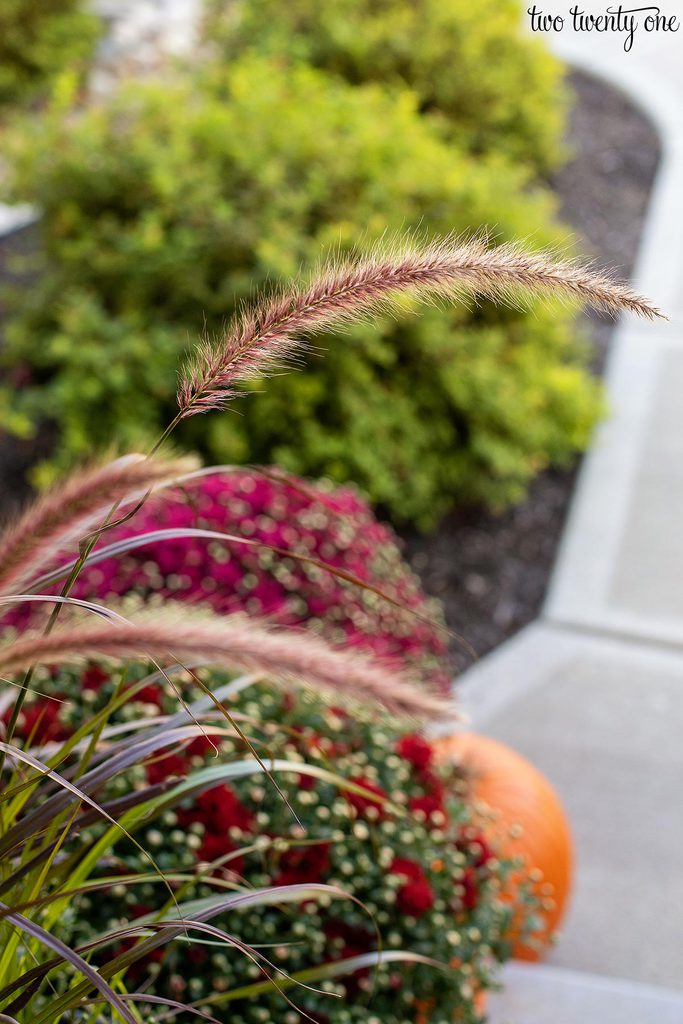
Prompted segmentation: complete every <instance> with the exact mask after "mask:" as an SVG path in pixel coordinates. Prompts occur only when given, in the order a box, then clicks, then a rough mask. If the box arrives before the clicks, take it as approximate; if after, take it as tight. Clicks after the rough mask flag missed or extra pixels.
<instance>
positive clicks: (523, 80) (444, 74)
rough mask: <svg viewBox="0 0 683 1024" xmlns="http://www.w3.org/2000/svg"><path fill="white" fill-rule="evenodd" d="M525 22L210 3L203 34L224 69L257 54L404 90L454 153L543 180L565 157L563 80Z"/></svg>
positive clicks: (444, 2)
mask: <svg viewBox="0 0 683 1024" xmlns="http://www.w3.org/2000/svg"><path fill="white" fill-rule="evenodd" d="M524 6H526V5H524ZM522 18H523V11H522V5H521V4H520V3H519V2H518V0H477V3H471V2H466V0H411V2H410V3H406V0H380V2H376V0H375V2H369V0H326V2H325V3H320V2H319V0H288V2H287V3H282V0H208V17H207V23H206V35H207V38H209V39H211V40H214V41H215V42H217V43H218V46H219V49H220V52H221V53H222V54H223V55H224V56H225V57H226V58H227V59H228V60H233V59H234V58H235V57H236V56H237V55H238V54H240V53H242V52H243V51H244V49H245V48H249V47H255V48H258V49H260V50H262V51H266V52H268V53H272V54H276V55H277V56H278V57H279V58H282V56H283V55H287V56H289V57H290V58H292V59H294V60H303V61H306V62H308V63H311V64H313V65H315V66H317V67H321V68H325V69H327V70H329V71H332V72H334V73H336V74H340V75H342V76H343V77H344V78H346V79H347V80H348V81H349V82H351V83H353V84H358V83H363V82H381V83H396V82H398V83H401V84H407V85H408V86H409V87H410V88H411V89H413V90H414V91H415V93H416V94H417V96H418V99H419V106H420V109H421V110H423V111H424V110H428V111H433V110H437V111H440V112H441V113H442V114H444V115H445V116H446V118H447V120H448V125H449V131H450V133H451V134H452V137H453V139H454V140H455V141H456V143H457V144H458V145H459V146H461V147H465V148H467V149H468V150H470V151H471V152H473V153H482V152H497V153H505V154H506V155H508V156H510V157H512V158H513V159H514V160H518V161H521V162H522V163H529V164H531V165H533V166H534V167H536V168H537V169H539V170H541V171H545V170H547V169H548V168H549V167H552V166H554V165H555V164H556V163H557V161H558V157H559V155H560V153H561V136H562V124H563V114H564V107H565V96H564V92H563V86H562V71H561V66H560V64H559V62H558V61H556V60H555V58H554V57H552V56H551V54H549V53H548V52H547V51H546V50H545V49H544V48H543V46H542V45H541V44H540V42H539V41H538V40H537V39H533V38H531V37H529V36H527V35H526V34H525V32H524V30H523V27H522V24H523V23H522Z"/></svg>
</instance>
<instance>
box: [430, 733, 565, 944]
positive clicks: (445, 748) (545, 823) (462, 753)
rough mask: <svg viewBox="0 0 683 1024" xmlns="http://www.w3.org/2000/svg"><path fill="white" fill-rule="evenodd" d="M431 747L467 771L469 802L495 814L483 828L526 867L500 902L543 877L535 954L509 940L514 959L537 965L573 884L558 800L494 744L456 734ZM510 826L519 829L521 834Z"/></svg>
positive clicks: (528, 767) (538, 887) (523, 763)
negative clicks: (537, 874) (523, 883)
mask: <svg viewBox="0 0 683 1024" xmlns="http://www.w3.org/2000/svg"><path fill="white" fill-rule="evenodd" d="M434 746H435V751H436V756H437V759H440V760H442V761H450V762H455V763H457V764H458V765H459V766H461V767H462V768H463V769H464V770H465V772H466V776H467V782H468V785H469V787H470V797H471V799H472V800H474V801H475V802H481V803H482V804H485V805H487V807H489V808H490V809H491V811H492V812H493V818H492V819H491V820H487V821H486V823H485V825H484V828H485V830H486V833H487V835H488V836H489V838H491V839H492V840H493V841H494V842H495V844H496V848H497V852H498V854H499V855H500V856H501V857H504V858H508V857H519V858H522V859H523V860H524V862H525V869H524V870H523V871H521V872H520V873H519V874H518V875H517V876H515V874H513V875H512V876H511V877H510V879H509V881H508V891H507V892H506V893H503V894H502V895H503V897H504V898H505V897H506V896H507V898H509V899H512V898H513V897H514V893H515V890H516V887H517V886H518V885H519V884H520V881H521V880H522V878H523V877H524V878H526V879H527V881H528V875H529V871H533V870H534V869H535V871H536V872H540V875H541V876H542V878H541V880H540V881H537V882H534V883H533V884H534V889H535V892H536V895H538V896H539V897H540V898H541V899H542V900H543V901H544V910H543V916H544V919H545V923H544V926H543V928H542V930H541V931H540V932H537V933H535V934H534V939H535V940H536V941H537V942H538V944H539V948H538V949H531V948H529V947H528V946H526V945H524V944H523V943H522V942H521V941H519V940H515V938H514V935H513V936H511V940H512V943H513V956H514V957H516V958H517V959H521V960H540V959H541V958H542V956H543V954H544V953H545V952H546V951H547V949H548V947H549V946H550V943H551V940H552V936H553V933H554V932H555V931H556V929H557V927H558V925H559V923H560V921H561V920H562V918H563V916H564V913H565V910H566V908H567V902H568V898H569V894H570V890H571V883H572V874H573V865H574V853H573V843H572V837H571V831H570V828H569V822H568V821H567V816H566V814H565V812H564V808H563V807H562V804H561V802H560V799H559V797H558V795H557V793H556V792H555V790H554V789H553V787H552V786H551V785H550V783H549V782H548V780H547V779H546V777H545V776H544V775H543V774H542V773H541V772H540V771H539V770H538V769H537V768H535V767H534V766H533V765H532V764H531V763H530V762H529V761H527V760H526V759H525V758H523V757H522V756H521V755H520V754H517V753H516V752H515V751H514V750H511V749H510V747H507V746H505V744H503V743H499V742H498V741H497V740H492V739H489V738H488V737H487V736H480V735H478V734H477V733H456V734H454V735H453V736H447V737H443V738H440V739H437V740H435V741H434ZM513 826H520V827H521V831H520V833H519V834H517V829H515V828H514V827H513ZM511 829H512V834H511ZM549 886H551V887H552V891H549V890H548V887H549Z"/></svg>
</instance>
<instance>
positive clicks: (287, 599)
mask: <svg viewBox="0 0 683 1024" xmlns="http://www.w3.org/2000/svg"><path fill="white" fill-rule="evenodd" d="M190 529H204V530H214V531H225V532H228V533H230V534H232V535H236V536H240V537H244V538H245V539H246V540H248V541H252V542H254V541H256V542H262V543H263V544H264V545H270V547H264V546H260V544H253V545H249V546H247V545H243V544H240V543H238V542H221V541H211V540H209V541H207V540H206V539H203V538H196V537H192V536H188V537H179V538H174V539H164V540H160V541H157V542H154V543H150V544H147V545H145V546H144V547H141V548H138V549H136V550H134V551H130V552H128V553H126V554H124V555H122V556H120V557H117V558H108V559H106V560H104V561H102V562H99V563H98V564H97V565H94V566H92V567H90V568H88V569H86V570H85V571H84V572H83V574H82V575H81V577H80V579H79V581H78V583H77V585H76V587H75V588H74V591H73V594H74V596H77V597H88V598H97V599H99V600H103V601H106V599H108V598H110V597H112V596H125V595H126V594H129V593H131V592H135V593H137V594H139V595H140V596H142V597H143V598H144V599H148V598H151V597H152V596H153V595H156V596H157V597H161V598H163V599H164V600H165V599H167V598H173V599H175V600H180V601H187V602H189V603H191V604H196V605H205V606H209V607H210V608H211V609H212V610H213V611H215V612H218V613H221V614H225V613H232V612H237V611H245V612H247V613H248V614H249V615H251V616H254V617H258V618H265V619H267V620H269V621H271V622H274V623H277V624H278V625H284V626H298V625H305V626H306V627H307V628H308V629H312V630H314V631H315V632H317V633H319V634H321V635H323V636H324V637H326V638H327V639H328V640H330V641H331V642H333V643H336V644H338V645H340V646H347V647H353V648H358V649H361V650H362V651H365V652H367V653H371V654H373V655H374V656H376V657H379V658H381V659H382V660H384V661H385V662H388V663H393V664H395V665H398V666H400V667H401V668H404V669H407V670H411V671H413V672H419V673H420V674H421V676H422V678H423V679H425V681H427V682H430V683H432V684H437V685H439V686H441V687H445V686H446V685H447V683H448V679H449V672H448V665H447V641H446V635H445V630H444V629H443V616H442V613H441V609H440V606H439V604H438V602H436V601H434V600H431V599H428V598H427V597H426V596H425V594H424V592H423V591H422V589H421V587H420V584H419V581H418V579H417V577H416V576H415V575H414V574H413V573H412V572H411V570H410V569H409V567H408V566H407V565H406V563H405V561H404V560H403V559H402V557H401V553H400V550H399V547H398V541H397V538H396V536H395V534H394V533H393V531H392V530H391V529H390V528H389V527H388V526H385V525H383V524H382V523H380V522H378V521H377V519H376V518H375V516H374V515H373V513H372V511H371V509H370V508H369V506H368V505H367V503H366V502H365V501H363V500H362V499H361V498H360V497H359V496H358V494H357V493H356V492H355V491H353V490H351V489H350V488H346V487H344V488H335V489H332V488H331V487H327V486H325V485H323V484H319V485H313V484H310V483H307V482H304V481H302V480H298V479H297V478H293V477H287V478H284V477H282V478H280V477H279V476H278V477H277V478H275V477H273V476H271V475H268V476H265V475H263V474H261V473H258V472H255V471H250V470H240V471H237V472H231V473H222V474H217V475H210V476H203V477H200V478H199V479H197V480H194V481H191V482H190V483H189V484H185V485H184V486H183V488H182V489H178V490H176V491H172V492H169V493H167V494H166V495H165V496H164V498H163V499H153V500H150V501H149V502H148V503H147V504H146V505H145V507H144V508H143V509H142V510H141V511H140V512H139V513H138V514H137V515H136V516H134V517H133V518H132V519H131V520H129V521H128V522H127V523H125V524H124V525H123V526H121V527H119V528H117V529H115V530H113V531H112V532H111V533H109V534H108V535H107V542H108V543H111V542H114V541H118V540H123V539H125V538H129V537H130V538H132V537H135V536H139V535H140V534H144V533H147V532H151V531H155V530H179V531H183V530H190ZM273 547H274V548H279V549H286V550H287V551H290V552H291V553H292V555H294V556H297V555H298V556H304V557H306V558H312V559H315V560H318V561H321V562H324V563H326V564H327V565H329V566H331V567H333V568H334V569H336V570H338V571H340V572H342V573H344V574H345V575H346V576H353V577H357V578H359V579H360V580H362V581H363V582H364V583H366V584H368V585H370V586H372V587H374V588H376V589H377V590H381V591H382V593H384V594H386V595H387V597H389V598H391V600H392V602H395V603H391V602H389V601H387V600H384V599H383V598H382V597H380V596H378V595H377V594H376V593H373V592H372V591H368V590H364V589H362V588H360V587H358V586H356V585H354V584H352V583H349V582H346V581H345V580H344V579H340V578H339V577H337V576H335V575H333V574H332V573H331V572H326V571H324V570H321V569H319V568H317V567H316V566H315V565H312V564H310V562H305V561H297V560H296V559H295V558H294V557H291V558H290V557H286V556H283V555H281V554H278V553H276V552H274V551H272V550H271V548H273ZM399 606H400V607H399ZM418 616H419V617H418ZM427 619H429V620H431V621H430V622H428V621H425V620H427Z"/></svg>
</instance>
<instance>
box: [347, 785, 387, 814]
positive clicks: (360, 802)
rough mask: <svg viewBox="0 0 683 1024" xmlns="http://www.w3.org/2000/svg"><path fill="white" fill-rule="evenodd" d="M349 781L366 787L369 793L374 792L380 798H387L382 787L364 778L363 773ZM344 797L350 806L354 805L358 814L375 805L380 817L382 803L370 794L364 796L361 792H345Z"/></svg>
mask: <svg viewBox="0 0 683 1024" xmlns="http://www.w3.org/2000/svg"><path fill="white" fill-rule="evenodd" d="M350 781H351V782H354V783H355V784H356V785H357V786H362V787H363V789H367V790H368V791H369V792H370V793H374V794H375V795H376V796H378V797H381V798H382V800H388V799H389V797H388V794H387V793H385V792H384V790H383V789H380V788H379V786H376V785H375V783H374V782H370V780H369V779H366V778H365V776H363V775H361V776H358V777H356V778H355V779H350ZM346 799H347V800H348V801H349V803H350V804H351V806H352V807H355V809H356V810H357V811H358V813H359V814H365V813H366V811H367V810H368V808H370V807H376V808H377V810H378V812H379V816H380V818H381V817H383V814H384V808H383V806H382V804H381V803H379V801H377V800H373V799H372V797H370V796H365V795H364V794H362V793H347V794H346Z"/></svg>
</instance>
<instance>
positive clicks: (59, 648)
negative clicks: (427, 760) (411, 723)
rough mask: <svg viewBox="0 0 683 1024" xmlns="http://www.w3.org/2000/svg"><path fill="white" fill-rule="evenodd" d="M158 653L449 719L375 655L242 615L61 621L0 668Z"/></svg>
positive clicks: (25, 642) (443, 705)
mask: <svg viewBox="0 0 683 1024" xmlns="http://www.w3.org/2000/svg"><path fill="white" fill-rule="evenodd" d="M97 657H105V658H112V659H115V660H125V659H129V658H140V657H143V658H146V657H152V658H159V659H170V660H174V661H191V662H193V663H194V664H197V663H198V662H201V663H204V664H220V665H225V666H227V667H229V668H233V669H240V670H246V671H248V672H251V671H257V672H264V673H265V674H266V675H268V676H269V677H270V678H272V679H274V680H275V681H278V680H279V681H281V682H284V683H286V684H288V685H289V684H294V685H297V686H300V685H308V686H310V687H312V688H315V689H322V690H324V691H326V692H327V693H328V695H331V696H332V697H333V698H334V699H335V700H336V701H341V700H343V699H351V700H355V701H360V702H366V703H367V702H370V703H375V704H379V705H381V706H383V707H384V708H386V709H387V710H388V711H390V712H392V713H395V714H401V715H408V716H411V717H417V718H430V719H435V718H439V717H440V718H443V717H452V716H453V708H452V705H451V704H450V703H449V702H448V701H447V700H445V699H444V698H442V697H439V696H437V695H436V694H434V693H433V692H431V691H430V690H429V689H428V688H426V687H425V686H424V684H422V685H417V684H414V683H413V682H412V681H411V680H410V679H409V678H407V677H406V676H405V675H403V674H401V673H400V672H397V671H393V670H390V669H388V668H386V667H384V666H383V665H382V664H381V663H380V662H378V661H377V660H370V659H367V658H364V657H362V656H360V655H358V654H356V653H351V652H349V651H346V650H340V649H336V648H333V647H331V646H329V645H328V644H326V643H324V642H323V641H322V640H319V639H318V638H317V637H314V636H311V635H310V634H309V633H305V632H303V631H295V630H291V629H290V630H285V629H278V630H275V629H269V628H268V627H267V626H265V625H263V624H259V623H256V622H254V621H253V620H250V619H248V618H247V617H245V616H242V615H233V616H212V615H207V614H190V613H188V610H187V609H186V608H183V610H182V614H180V613H178V612H176V614H173V613H169V612H168V611H158V610H155V611H153V612H149V613H142V614H141V615H140V616H139V617H137V618H136V620H135V621H134V622H131V621H120V620H117V621H115V622H112V621H110V620H104V619H101V618H97V619H95V618H93V619H92V620H89V621H83V622H71V623H65V624H63V625H61V626H58V627H56V628H55V629H53V630H52V632H51V633H48V634H45V633H43V634H40V633H28V632H27V633H24V634H22V635H21V636H20V637H19V638H18V639H16V640H14V641H13V642H11V643H9V644H6V645H5V646H4V647H2V648H0V673H2V674H8V673H12V672H18V671H21V670H22V669H26V668H29V667H31V666H32V665H35V664H36V663H39V662H42V663H46V662H47V663H52V662H58V663H65V662H70V661H71V662H73V661H74V660H76V661H78V660H81V659H87V658H97Z"/></svg>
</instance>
